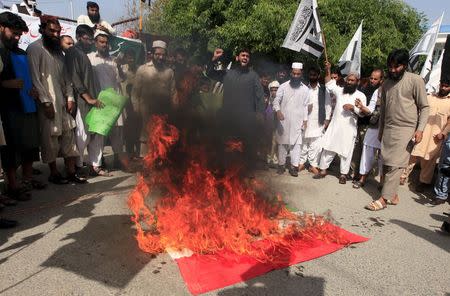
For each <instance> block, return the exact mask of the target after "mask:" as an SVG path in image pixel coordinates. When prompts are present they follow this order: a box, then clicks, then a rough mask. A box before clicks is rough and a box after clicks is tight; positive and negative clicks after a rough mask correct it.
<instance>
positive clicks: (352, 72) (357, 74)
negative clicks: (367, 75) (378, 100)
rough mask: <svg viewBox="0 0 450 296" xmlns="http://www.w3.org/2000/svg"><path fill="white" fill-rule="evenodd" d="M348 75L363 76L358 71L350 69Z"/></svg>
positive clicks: (358, 77)
mask: <svg viewBox="0 0 450 296" xmlns="http://www.w3.org/2000/svg"><path fill="white" fill-rule="evenodd" d="M348 76H355V77H356V79H358V80H359V79H360V78H361V75H360V74H359V73H358V72H356V71H350V72H349V73H348V74H347V77H348Z"/></svg>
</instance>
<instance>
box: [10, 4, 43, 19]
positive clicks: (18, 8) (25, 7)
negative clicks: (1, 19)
mask: <svg viewBox="0 0 450 296" xmlns="http://www.w3.org/2000/svg"><path fill="white" fill-rule="evenodd" d="M36 2H37V1H34V0H23V1H22V3H20V4H13V5H11V12H14V13H22V14H28V15H31V16H41V15H42V11H40V10H39V9H37V8H36V6H37V3H36Z"/></svg>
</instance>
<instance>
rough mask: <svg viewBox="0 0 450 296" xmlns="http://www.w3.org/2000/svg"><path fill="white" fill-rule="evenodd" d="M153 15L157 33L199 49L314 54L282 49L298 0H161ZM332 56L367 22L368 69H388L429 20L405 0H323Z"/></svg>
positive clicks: (282, 57)
mask: <svg viewBox="0 0 450 296" xmlns="http://www.w3.org/2000/svg"><path fill="white" fill-rule="evenodd" d="M155 2H156V4H154V7H158V5H159V7H160V9H159V10H158V11H157V13H153V14H151V15H150V22H152V25H151V26H150V27H151V28H153V30H151V31H152V32H153V33H157V34H167V35H170V36H172V37H175V38H181V39H182V40H184V42H183V44H184V45H186V47H189V48H190V49H193V50H194V51H195V52H199V53H202V52H206V51H207V50H208V49H209V50H211V49H212V48H213V47H215V46H220V47H223V48H226V49H230V50H233V49H234V48H235V47H238V46H244V45H245V46H247V47H249V48H251V49H252V50H253V51H254V52H259V53H261V54H265V55H267V56H270V57H272V58H274V59H276V60H278V61H281V62H286V61H291V60H293V59H294V58H298V57H300V58H301V59H302V60H303V61H305V60H309V59H310V58H309V57H306V56H303V55H300V54H298V53H295V52H292V51H290V50H286V49H284V48H281V44H282V43H283V40H284V37H285V36H286V33H287V31H288V29H289V26H290V24H291V22H292V20H293V18H294V15H295V12H296V10H297V7H298V1H297V0H278V1H273V0H216V1H214V0H191V1H184V0H158V1H155ZM318 5H319V14H320V18H321V23H322V27H323V30H324V32H325V35H326V40H327V49H328V55H329V59H330V60H331V61H332V62H333V63H336V62H337V60H338V59H339V57H340V56H341V54H342V52H343V51H344V50H345V48H346V46H347V45H348V42H349V41H350V39H351V37H352V35H353V34H354V32H355V31H356V29H357V27H358V25H359V23H360V22H361V20H362V19H364V25H363V48H362V51H363V56H362V58H363V71H364V72H365V74H367V73H368V72H370V71H371V69H372V68H374V67H384V64H385V60H386V57H387V55H388V53H389V51H391V50H392V49H394V48H400V47H404V48H407V49H409V48H411V47H412V46H413V45H414V43H415V42H417V40H418V39H419V37H420V35H421V33H422V30H423V28H424V22H425V21H426V19H425V18H424V16H423V15H422V14H419V13H418V12H417V11H416V10H414V9H412V8H411V7H409V6H408V5H407V4H405V3H404V2H403V1H402V0H372V1H365V0H318Z"/></svg>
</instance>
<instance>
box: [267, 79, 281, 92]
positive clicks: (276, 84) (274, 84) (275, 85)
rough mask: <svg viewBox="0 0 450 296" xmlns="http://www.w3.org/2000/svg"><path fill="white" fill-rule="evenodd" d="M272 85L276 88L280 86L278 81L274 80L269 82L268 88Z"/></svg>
mask: <svg viewBox="0 0 450 296" xmlns="http://www.w3.org/2000/svg"><path fill="white" fill-rule="evenodd" d="M273 87H276V88H278V87H280V83H279V82H278V81H276V80H274V81H272V82H271V83H269V90H270V89H271V88H273Z"/></svg>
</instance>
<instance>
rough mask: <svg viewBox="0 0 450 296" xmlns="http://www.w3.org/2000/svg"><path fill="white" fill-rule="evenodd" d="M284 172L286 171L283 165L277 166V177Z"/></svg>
mask: <svg viewBox="0 0 450 296" xmlns="http://www.w3.org/2000/svg"><path fill="white" fill-rule="evenodd" d="M285 171H286V169H285V167H284V165H279V166H278V170H277V174H278V175H283V174H284V172H285Z"/></svg>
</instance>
